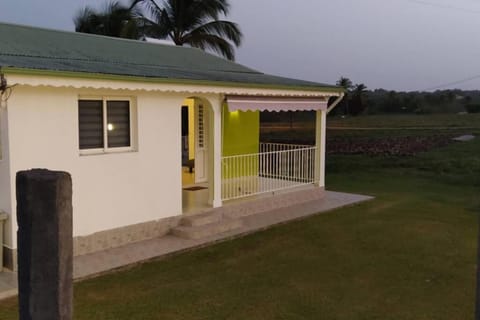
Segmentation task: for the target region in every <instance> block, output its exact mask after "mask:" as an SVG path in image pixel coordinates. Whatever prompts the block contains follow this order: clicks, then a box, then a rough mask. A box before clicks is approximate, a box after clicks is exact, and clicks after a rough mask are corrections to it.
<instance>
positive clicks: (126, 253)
mask: <svg viewBox="0 0 480 320" xmlns="http://www.w3.org/2000/svg"><path fill="white" fill-rule="evenodd" d="M193 192H198V191H193ZM371 199H373V198H372V197H370V196H364V195H357V194H349V193H340V192H332V191H325V195H324V197H323V198H322V199H321V200H316V201H310V202H306V203H302V204H299V205H295V206H290V207H285V208H282V209H277V210H272V211H267V212H262V213H259V214H254V215H250V216H245V217H243V218H241V219H242V220H243V221H242V222H243V227H241V228H238V229H235V230H232V231H229V232H226V233H223V234H220V235H215V236H211V237H209V238H203V239H199V240H187V239H182V238H179V237H176V236H173V235H167V236H164V237H161V238H155V239H150V240H145V241H140V242H136V243H132V244H129V245H125V246H122V247H118V248H113V249H108V250H105V251H100V252H96V253H92V254H87V255H83V256H78V257H75V259H74V278H75V279H82V278H88V277H93V276H96V275H100V274H102V273H106V272H109V271H112V270H115V269H119V268H124V267H128V266H131V265H135V264H137V263H140V262H144V261H148V260H152V259H157V258H161V257H165V256H167V255H169V254H172V253H175V252H181V251H185V250H192V249H195V248H198V247H202V246H206V245H209V244H212V243H215V242H218V241H222V240H227V239H232V238H235V237H240V236H243V235H246V234H249V233H253V232H256V231H259V230H263V229H265V228H267V227H269V226H273V225H276V224H280V223H285V222H287V221H291V220H296V219H301V218H305V217H308V216H311V215H314V214H318V213H325V212H328V211H330V210H333V209H337V208H340V207H344V206H350V205H354V204H357V203H360V202H363V201H367V200H371ZM0 275H2V274H1V273H0ZM15 275H16V274H15V273H11V272H7V273H4V274H3V276H0V299H4V298H7V297H11V296H15V295H16V294H17V290H16V289H15V288H16V282H15V281H14V280H15V279H14V278H15ZM12 279H13V281H12Z"/></svg>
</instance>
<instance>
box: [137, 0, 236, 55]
mask: <svg viewBox="0 0 480 320" xmlns="http://www.w3.org/2000/svg"><path fill="white" fill-rule="evenodd" d="M132 7H142V8H143V9H145V10H146V12H148V14H143V16H142V24H143V32H144V35H145V36H148V37H152V38H158V39H165V38H170V39H171V40H172V41H173V42H174V43H175V44H176V45H178V46H183V45H189V46H192V47H196V48H200V49H202V50H212V51H214V52H216V53H218V54H220V55H222V56H224V57H225V58H227V59H229V60H234V59H235V53H234V45H235V46H236V47H238V46H239V45H240V44H241V40H242V33H241V31H240V28H239V27H238V25H237V24H236V23H233V22H230V21H226V20H220V17H221V16H222V15H223V16H227V15H228V13H229V9H230V5H229V3H228V0H163V1H162V3H161V5H158V4H157V2H156V1H155V0H134V1H133V2H132Z"/></svg>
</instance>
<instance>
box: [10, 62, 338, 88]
mask: <svg viewBox="0 0 480 320" xmlns="http://www.w3.org/2000/svg"><path fill="white" fill-rule="evenodd" d="M2 70H3V72H4V73H5V74H17V75H29V76H35V75H39V76H54V77H55V76H63V77H67V78H80V79H99V80H121V81H132V82H146V83H168V84H179V85H182V84H184V85H209V86H220V87H230V86H233V87H240V88H258V89H277V90H289V91H290V90H292V91H295V90H303V91H311V92H328V93H332V94H336V93H339V91H343V90H344V89H343V88H340V87H335V86H331V87H330V86H326V87H322V86H318V87H316V86H302V85H282V84H269V83H253V82H252V83H246V82H233V81H232V82H230V81H213V80H193V79H176V78H155V77H141V76H130V75H116V74H104V73H89V72H75V71H59V70H41V69H29V68H18V67H3V68H2Z"/></svg>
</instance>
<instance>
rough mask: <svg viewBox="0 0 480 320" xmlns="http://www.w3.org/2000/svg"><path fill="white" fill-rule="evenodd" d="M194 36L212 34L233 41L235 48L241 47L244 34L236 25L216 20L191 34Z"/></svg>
mask: <svg viewBox="0 0 480 320" xmlns="http://www.w3.org/2000/svg"><path fill="white" fill-rule="evenodd" d="M189 33H190V34H192V35H193V36H195V35H196V34H212V35H217V36H220V37H222V38H227V39H228V40H230V41H232V42H233V43H234V44H235V46H237V47H238V46H240V44H241V42H242V36H243V35H242V32H241V31H240V28H239V27H238V25H237V24H236V23H233V22H230V21H225V20H216V21H211V22H208V23H206V24H203V25H201V26H199V27H197V28H196V29H194V30H192V31H191V32H189Z"/></svg>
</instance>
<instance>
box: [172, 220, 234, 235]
mask: <svg viewBox="0 0 480 320" xmlns="http://www.w3.org/2000/svg"><path fill="white" fill-rule="evenodd" d="M242 225H243V224H242V221H241V220H240V219H231V218H223V219H222V220H220V221H217V222H213V223H209V224H205V225H199V226H184V225H180V226H178V227H175V228H173V229H172V234H173V235H175V236H177V237H180V238H184V239H203V238H207V237H211V236H214V235H217V234H221V233H224V232H227V231H231V230H234V229H237V228H240V227H241V226H242Z"/></svg>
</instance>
